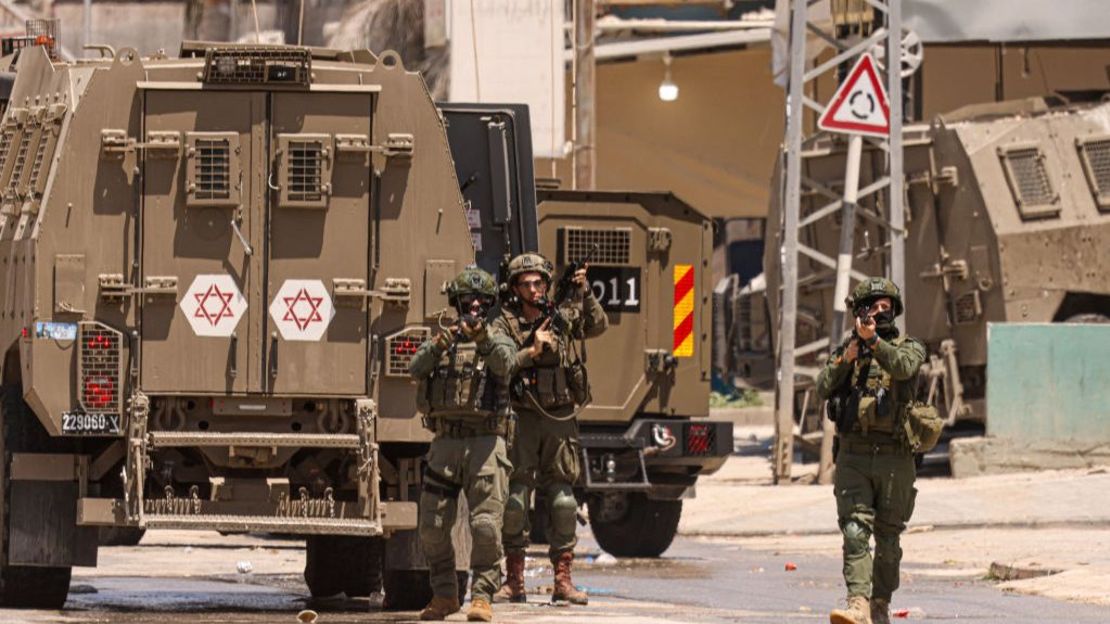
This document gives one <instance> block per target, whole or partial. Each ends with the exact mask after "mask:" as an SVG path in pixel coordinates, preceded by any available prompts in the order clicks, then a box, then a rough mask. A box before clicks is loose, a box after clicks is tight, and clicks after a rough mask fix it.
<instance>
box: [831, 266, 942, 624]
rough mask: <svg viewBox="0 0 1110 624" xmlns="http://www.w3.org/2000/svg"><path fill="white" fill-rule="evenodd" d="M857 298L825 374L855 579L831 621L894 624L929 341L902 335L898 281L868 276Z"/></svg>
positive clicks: (841, 510) (840, 509)
mask: <svg viewBox="0 0 1110 624" xmlns="http://www.w3.org/2000/svg"><path fill="white" fill-rule="evenodd" d="M848 303H849V306H850V309H852V310H853V311H854V312H855V315H856V320H855V325H856V329H855V332H854V334H853V335H852V337H851V338H849V339H848V340H847V341H846V342H845V343H844V344H843V345H842V346H841V347H840V348H839V349H837V350H836V352H835V353H833V355H832V358H831V359H830V360H829V362H828V364H826V366H825V368H824V370H822V371H821V374H820V375H819V376H818V377H817V394H818V396H819V397H821V398H822V399H826V400H828V401H829V415H830V417H831V418H833V419H834V420H836V425H837V435H838V440H837V442H838V449H839V451H838V454H837V458H836V477H835V484H834V485H835V494H836V508H837V515H838V517H839V524H840V530H841V532H842V533H843V534H844V581H845V583H846V584H847V586H848V608H847V609H837V610H835V611H833V612H832V614H831V616H830V622H832V623H833V624H864V623H867V624H870V623H871V622H872V620H874V621H875V622H878V623H883V624H886V623H889V621H890V599H891V596H892V595H893V593H894V590H896V589H898V580H899V578H898V565H899V563H900V562H901V560H902V548H901V546H900V545H899V538H900V536H901V533H902V531H903V530H905V528H906V522H907V521H909V519H910V515H911V514H912V513H913V506H914V499H915V497H916V495H917V490H916V489H914V487H913V484H914V479H915V477H916V470H915V466H914V456H913V451H912V446H911V444H910V442H909V441H908V440H907V435H906V433H905V432H906V426H905V425H906V423H905V419H906V418H907V407H908V405H909V403H910V401H912V400H913V399H914V398H915V394H916V389H917V388H916V386H917V375H918V369H919V368H920V367H921V365H922V363H923V362H924V361H925V347H924V346H923V345H922V344H921V343H920V342H918V341H917V340H915V339H913V338H910V337H908V336H900V335H899V332H898V328H897V327H895V325H894V318H895V317H896V316H898V315H899V314H901V313H902V310H903V305H902V297H901V294H900V293H899V291H898V287H897V286H896V285H895V284H894V282H892V281H890V280H888V279H883V278H878V277H873V278H870V279H867V280H864V281H863V282H861V283H860V284H859V285H858V286H857V287H856V288H855V290H853V291H852V295H851V297H850V298H849V300H848ZM872 536H874V538H875V557H874V560H872V557H871V549H870V546H871V544H870V541H871V537H872Z"/></svg>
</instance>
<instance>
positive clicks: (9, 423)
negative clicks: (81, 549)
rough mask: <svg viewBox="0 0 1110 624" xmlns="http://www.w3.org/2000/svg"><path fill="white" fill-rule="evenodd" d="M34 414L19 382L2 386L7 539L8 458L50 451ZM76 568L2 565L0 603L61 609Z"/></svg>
mask: <svg viewBox="0 0 1110 624" xmlns="http://www.w3.org/2000/svg"><path fill="white" fill-rule="evenodd" d="M39 430H41V427H40V426H39V423H38V421H37V420H35V416H34V414H32V413H31V411H30V410H29V409H27V406H26V404H25V403H24V402H23V389H22V388H21V387H20V386H19V385H18V384H5V385H4V386H3V387H2V388H0V458H2V459H0V502H2V503H3V504H0V536H2V537H3V538H4V540H5V541H7V534H8V518H7V509H8V503H7V499H8V496H9V493H10V491H11V488H10V487H9V483H10V481H9V479H8V469H9V466H8V459H7V458H8V457H10V456H11V453H13V452H20V451H24V450H41V451H49V450H51V448H50V447H49V445H48V444H47V445H45V446H44V448H41V449H40V448H38V447H37V446H36V445H35V444H34V443H35V442H36V441H38V442H44V443H47V442H49V438H48V437H47V438H46V439H42V437H43V436H45V435H46V433H45V432H43V431H39ZM71 572H72V568H71V567H69V566H65V567H33V566H11V565H6V564H4V565H0V606H4V607H14V608H18V609H61V608H62V605H64V604H65V602H66V596H67V595H68V594H69V579H70V574H71Z"/></svg>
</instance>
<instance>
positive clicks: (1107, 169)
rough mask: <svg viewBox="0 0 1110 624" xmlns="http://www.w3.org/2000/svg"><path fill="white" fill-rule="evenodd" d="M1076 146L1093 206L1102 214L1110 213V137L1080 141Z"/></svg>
mask: <svg viewBox="0 0 1110 624" xmlns="http://www.w3.org/2000/svg"><path fill="white" fill-rule="evenodd" d="M1077 144H1078V147H1079V159H1080V160H1081V161H1083V171H1084V172H1085V173H1086V174H1087V183H1088V184H1090V185H1091V194H1092V195H1094V198H1095V204H1097V205H1098V209H1099V210H1101V211H1103V212H1107V211H1110V136H1107V135H1103V136H1101V137H1094V138H1089V139H1081V140H1079V141H1077Z"/></svg>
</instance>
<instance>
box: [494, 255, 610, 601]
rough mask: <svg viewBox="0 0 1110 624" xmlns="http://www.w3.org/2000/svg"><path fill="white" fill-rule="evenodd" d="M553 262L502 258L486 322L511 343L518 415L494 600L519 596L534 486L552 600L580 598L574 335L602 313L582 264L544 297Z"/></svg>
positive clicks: (584, 391) (582, 375) (592, 331)
mask: <svg viewBox="0 0 1110 624" xmlns="http://www.w3.org/2000/svg"><path fill="white" fill-rule="evenodd" d="M552 271H553V267H552V265H551V263H550V262H548V261H547V259H545V258H544V257H543V256H541V255H539V254H534V253H526V254H522V255H520V256H517V257H516V258H513V260H512V261H511V262H510V263H509V275H508V282H509V283H508V286H509V289H510V297H511V298H510V299H509V301H508V302H506V303H504V304H503V305H502V306H501V313H500V314H499V315H498V316H497V317H495V319H494V320H493V322H492V325H493V328H494V330H495V331H497V332H500V333H503V334H506V335H508V336H510V337H511V338H512V339H513V341H514V342H515V343H516V347H517V349H518V351H517V354H516V364H517V369H518V371H517V376H516V377H515V378H514V380H513V383H514V392H513V408H514V410H515V411H516V413H517V415H518V417H519V421H518V424H519V426H518V427H517V432H516V438H515V440H514V441H513V448H512V460H513V466H514V470H513V476H512V479H511V481H510V485H509V501H508V503H507V504H506V507H505V531H504V540H505V554H506V569H507V576H506V579H505V585H504V586H503V587H502V588H501V590H500V591H499V592H498V593H497V595H496V596H495V598H496V600H497V601H498V602H501V601H511V602H524V601H525V600H526V598H525V589H524V549H525V547H526V546H527V533H528V503H529V499H530V497H531V493H532V490H533V488H535V487H539V488H540V491H542V492H543V494H544V497H545V500H546V501H547V513H548V521H547V527H548V529H547V537H548V543H549V544H550V549H549V555H550V557H551V562H552V564H553V566H554V568H555V586H554V590H553V592H552V596H551V598H552V601H558V602H570V603H573V604H586V603H587V600H588V598H587V596H586V594H585V592H581V591H578V589H576V588H575V586H574V583H573V582H572V580H571V564H572V562H573V561H574V545H575V544H576V543H577V538H576V537H575V528H576V525H575V522H576V520H577V515H578V501H577V500H575V497H574V491H573V486H574V483H575V481H577V480H578V475H579V470H580V466H579V452H580V451H579V449H580V448H581V447H580V446H579V443H578V421H577V414H578V411H579V409H580V407H581V406H582V405H585V404H586V403H588V402H589V387H588V383H587V381H586V369H585V366H584V365H583V363H582V361H581V359H580V357H579V353H578V349H577V344H576V343H577V342H578V341H581V340H584V339H586V338H592V337H594V336H598V335H600V334H601V333H602V332H604V331H605V328H606V327H608V323H609V321H608V318H607V317H606V315H605V311H604V310H603V309H602V308H601V304H600V303H598V302H597V299H595V298H594V295H593V291H592V290H591V289H590V288H589V286H588V282H587V280H586V269H585V268H582V269H579V270H578V271H577V272H576V273H575V275H574V277H573V294H572V295H571V296H570V297H569V298H568V299H567V301H566V302H565V303H564V304H563V305H561V306H560V307H559V308H558V309H557V310H552V309H551V308H552V307H553V305H552V304H551V302H550V301H549V300H548V299H547V292H548V289H549V288H550V286H551V276H552Z"/></svg>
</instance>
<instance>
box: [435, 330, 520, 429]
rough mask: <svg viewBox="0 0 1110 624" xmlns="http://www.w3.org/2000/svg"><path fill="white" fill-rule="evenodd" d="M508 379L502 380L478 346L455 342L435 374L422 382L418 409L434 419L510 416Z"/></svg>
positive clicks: (474, 418)
mask: <svg viewBox="0 0 1110 624" xmlns="http://www.w3.org/2000/svg"><path fill="white" fill-rule="evenodd" d="M507 381H508V380H498V379H497V377H496V376H495V375H494V374H493V371H491V370H489V369H488V368H487V367H486V364H485V361H484V360H483V359H482V357H481V356H479V355H478V350H477V347H476V346H475V345H474V343H461V344H460V343H455V344H454V345H452V346H451V348H449V349H448V350H447V351H446V352H445V353H444V354H443V355H442V356H441V358H440V362H439V365H438V366H436V368H435V370H433V371H432V374H431V375H430V376H428V377H427V378H425V379H423V380H421V381H420V387H419V388H418V390H417V394H416V406H417V409H419V410H420V411H421V412H423V413H424V414H425V415H427V416H429V417H434V418H451V419H458V420H476V421H477V420H485V419H487V418H489V417H490V416H508V415H509V413H510V398H509V384H508V383H507Z"/></svg>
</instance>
